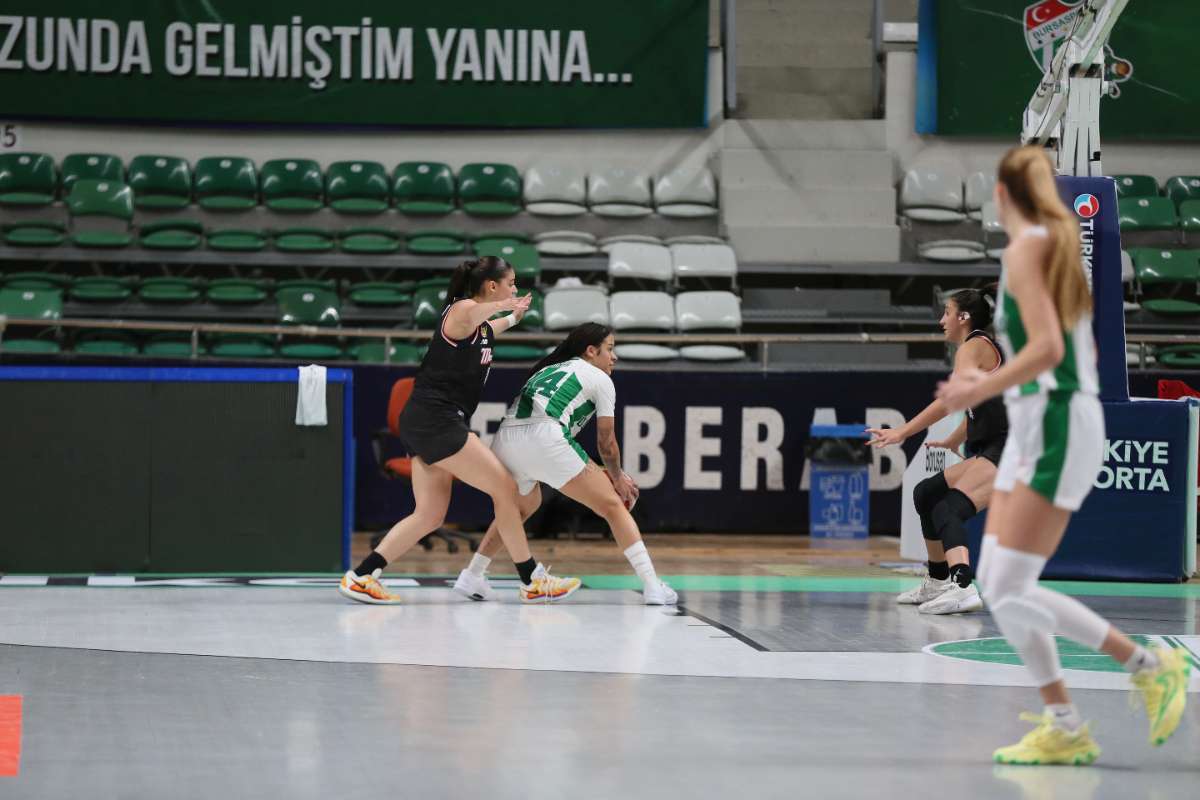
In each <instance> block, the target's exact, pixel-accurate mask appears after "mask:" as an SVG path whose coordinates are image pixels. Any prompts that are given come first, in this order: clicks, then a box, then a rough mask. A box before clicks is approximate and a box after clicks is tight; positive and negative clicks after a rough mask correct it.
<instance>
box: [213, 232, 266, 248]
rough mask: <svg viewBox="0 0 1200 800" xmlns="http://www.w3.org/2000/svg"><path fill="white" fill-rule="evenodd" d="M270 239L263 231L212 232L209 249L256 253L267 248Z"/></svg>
mask: <svg viewBox="0 0 1200 800" xmlns="http://www.w3.org/2000/svg"><path fill="white" fill-rule="evenodd" d="M269 242H270V238H269V237H268V236H267V234H265V233H263V232H262V231H251V230H243V229H234V228H229V229H224V230H210V231H209V232H208V249H210V250H221V251H227V252H236V253H254V252H258V251H259V250H263V249H265V248H266V246H267V244H268V243H269Z"/></svg>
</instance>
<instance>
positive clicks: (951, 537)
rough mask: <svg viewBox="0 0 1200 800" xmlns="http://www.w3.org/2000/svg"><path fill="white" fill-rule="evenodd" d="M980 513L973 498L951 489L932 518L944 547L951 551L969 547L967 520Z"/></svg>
mask: <svg viewBox="0 0 1200 800" xmlns="http://www.w3.org/2000/svg"><path fill="white" fill-rule="evenodd" d="M977 513H978V512H977V511H976V509H975V504H974V503H972V502H971V498H969V497H967V496H966V495H965V494H963V493H962V492H960V491H959V490H958V489H950V490H949V491H948V492H947V493H946V496H945V497H943V498H942V499H941V501H940V502H939V503H938V504H937V505H935V506H934V507H933V513H932V514H931V515H930V518H931V519H932V520H933V528H934V530H935V531H937V535H938V537H939V538H940V539H941V540H942V547H943V548H945V549H946V550H950V549H951V548H954V547H966V546H967V520H969V519H970V518H971V517H973V516H975V514H977Z"/></svg>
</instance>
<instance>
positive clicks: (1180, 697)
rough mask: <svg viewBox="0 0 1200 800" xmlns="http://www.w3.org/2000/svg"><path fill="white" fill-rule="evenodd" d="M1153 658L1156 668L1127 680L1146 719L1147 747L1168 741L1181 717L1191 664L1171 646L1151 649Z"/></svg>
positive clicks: (1181, 653) (1138, 673)
mask: <svg viewBox="0 0 1200 800" xmlns="http://www.w3.org/2000/svg"><path fill="white" fill-rule="evenodd" d="M1154 655H1156V656H1158V669H1144V670H1141V671H1139V672H1135V673H1134V674H1133V676H1132V677H1131V681H1132V682H1133V687H1134V688H1135V689H1137V690H1138V691H1139V692H1141V694H1142V702H1143V703H1144V704H1145V706H1146V716H1147V717H1149V718H1150V744H1153V745H1160V744H1162V743H1163V742H1165V741H1166V740H1167V739H1170V738H1171V734H1172V733H1174V732H1175V729H1176V728H1178V727H1179V721H1180V720H1181V719H1182V718H1183V707H1184V706H1186V705H1187V685H1188V675H1189V674H1190V673H1191V671H1192V665H1191V663H1190V662H1189V661H1188V658H1187V656H1186V655H1185V654H1184V652H1183V651H1182V650H1179V649H1176V648H1174V647H1155V648H1154Z"/></svg>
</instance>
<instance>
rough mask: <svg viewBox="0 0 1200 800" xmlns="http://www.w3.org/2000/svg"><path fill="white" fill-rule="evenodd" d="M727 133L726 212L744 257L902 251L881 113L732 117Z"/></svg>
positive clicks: (876, 256) (882, 256)
mask: <svg viewBox="0 0 1200 800" xmlns="http://www.w3.org/2000/svg"><path fill="white" fill-rule="evenodd" d="M721 135H722V137H723V141H722V147H721V150H720V155H719V179H720V192H721V209H722V218H723V223H724V226H725V232H726V234H727V235H728V237H729V239H730V241H731V242H732V244H733V247H734V250H735V251H736V252H737V254H738V258H739V259H740V260H742V261H757V262H770V263H811V262H831V261H833V262H847V261H852V262H853V261H897V260H899V257H900V229H899V228H898V227H897V225H896V190H895V187H894V185H893V164H892V156H891V154H890V153H889V152H888V150H887V141H886V131H885V124H884V122H883V121H882V120H849V121H820V120H727V121H726V122H725V123H724V125H723V127H722V131H721Z"/></svg>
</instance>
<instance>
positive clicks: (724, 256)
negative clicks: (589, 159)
mask: <svg viewBox="0 0 1200 800" xmlns="http://www.w3.org/2000/svg"><path fill="white" fill-rule="evenodd" d="M517 247H520V245H512V244H503V245H500V246H498V247H497V248H496V251H497V253H498V254H501V255H504V256H505V257H506V258H508V259H510V260H512V261H513V263H514V266H516V268H517V275H518V285H520V286H522V287H524V288H523V289H522V291H521V293H522V294H529V293H532V295H533V297H534V302H533V305H532V307H531V310H530V313H529V314H528V316H527V318H526V320H525V321H524V323H523V325H522V327H521V329H520V330H521V331H527V332H536V331H539V330H543V329H544V330H546V331H551V332H553V331H561V330H566V329H569V328H570V327H573V326H574V325H577V324H579V323H581V322H584V321H588V320H592V321H599V322H606V323H607V322H609V320H611V322H612V324H613V326H614V327H615V328H616V329H617V330H619V331H621V332H627V333H637V332H641V333H673V332H676V331H678V332H689V331H710V332H722V333H736V332H738V331H739V329H740V327H741V316H740V300H739V298H738V297H737V295H736V294H734V293H732V292H730V291H716V292H714V291H686V290H684V291H680V290H683V289H685V287H687V286H694V285H696V284H699V285H702V286H704V285H708V284H711V283H713V282H716V283H718V284H724V285H727V286H729V287H730V288H733V287H734V286H736V276H737V263H736V259H735V258H734V256H733V253H732V250H730V248H729V247H727V246H725V245H675V246H673V247H671V248H667V247H663V246H661V245H652V244H647V243H643V242H636V243H620V244H617V245H616V246H614V247H613V248H612V253H611V254H610V256H609V265H608V277H609V281H608V282H607V283H605V284H602V285H599V286H585V285H583V284H582V282H581V281H579V280H578V279H577V278H575V279H567V280H565V281H560V282H559V283H560V284H565V286H562V287H559V286H554V287H544V286H541V285H539V278H540V273H538V271H537V270H536V266H537V264H536V258H537V253H536V251H532V250H529V251H527V252H526V255H527V256H529V258H528V260H522V259H520V258H517V257H516V254H514V253H513V252H511V251H512V250H513V249H514V248H517ZM531 267H532V268H531ZM448 283H449V281H448V279H447V278H446V277H445V276H444V275H441V276H438V275H434V276H431V277H427V278H424V279H422V280H419V281H371V280H367V281H359V282H351V281H336V280H333V279H296V280H282V281H275V280H271V279H263V278H257V279H255V278H218V279H213V280H204V279H200V278H195V277H179V276H150V277H137V276H115V275H82V276H70V275H64V274H62V273H46V272H21V271H16V272H4V273H0V315H5V316H9V317H15V318H24V319H36V320H40V321H44V322H45V323H46V324H45V325H43V326H40V329H33V328H30V327H15V326H14V327H12V328H10V330H9V331H8V332H7V333H6V335H5V337H4V340H3V349H4V350H5V351H6V352H9V353H13V352H17V353H20V352H26V353H29V352H34V353H53V352H60V351H62V350H64V349H69V350H73V351H74V352H78V353H84V354H104V355H134V354H137V353H142V354H144V355H149V356H156V357H171V356H189V355H191V354H192V352H193V343H192V341H191V337H190V336H189V335H188V334H187V333H186V332H183V333H175V334H155V335H151V336H148V337H146V336H143V337H141V338H138V337H136V336H134V335H133V334H131V333H129V332H126V331H120V330H111V329H105V330H90V331H89V330H82V331H76V330H74V329H72V330H71V332H69V333H65V332H64V330H65V329H64V327H63V326H55V325H54V324H53V323H54V321H56V320H60V319H63V318H64V317H65V318H70V317H76V318H82V319H95V318H113V319H134V320H136V319H148V320H167V321H185V320H186V321H210V322H240V323H254V324H279V325H285V326H287V325H302V326H316V327H325V328H331V329H340V330H342V331H343V332H349V329H350V328H353V327H355V326H369V327H375V328H384V327H396V328H397V329H399V330H414V329H415V330H430V329H432V328H433V327H434V326H435V324H436V322H437V320H438V318H439V316H440V311H441V308H442V306H443V304H444V302H445V297H446V288H447V286H448ZM610 284H611V286H612V289H613V291H612V292H611V298H610V296H609V293H610V288H609V287H610ZM622 287H633V288H634V290H633V291H620V290H619V289H621V288H622ZM675 291H678V295H677V296H673V294H672V293H671V292H675ZM346 339H347V341H346V342H339V341H338V340H337V338H336V337H321V338H319V339H317V338H315V337H307V338H305V337H302V336H300V335H297V336H276V337H269V336H261V335H249V334H242V333H238V334H224V333H222V334H215V335H213V336H211V337H209V339H208V340H206V341H205V342H204V347H203V349H201V348H196V351H197V353H207V354H210V355H213V356H217V357H225V358H248V357H255V358H271V357H281V358H290V359H325V360H337V359H343V358H350V359H357V360H359V361H384V360H387V361H392V362H398V363H410V362H413V361H416V360H419V357H420V350H419V349H418V347H417V346H416V345H415V344H406V343H396V344H395V345H394V346H393V347H392V349H391V351H389V352H388V354H387V355H386V357H385V354H384V350H383V342H382V341H380V340H376V341H374V342H368V343H365V344H364V343H354V342H352V341H351V340H352V339H354V337H346ZM544 350H545V347H544V346H533V345H531V344H511V345H505V346H502V347H500V348H498V349H497V351H496V358H497V359H498V360H530V359H535V358H537V357H539V356H540V355H541V354H542V352H544ZM620 355H621V356H622V357H626V358H631V359H641V360H668V359H673V358H677V357H683V358H685V359H692V360H704V361H736V360H741V359H742V358H743V357H744V352H743V350H741V349H740V348H730V347H716V346H704V345H697V346H695V347H684V348H681V349H679V350H675V349H671V348H665V347H656V346H652V345H642V346H637V345H628V346H623V347H622V349H621V351H620Z"/></svg>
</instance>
